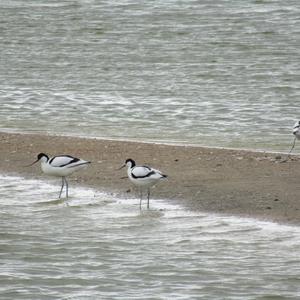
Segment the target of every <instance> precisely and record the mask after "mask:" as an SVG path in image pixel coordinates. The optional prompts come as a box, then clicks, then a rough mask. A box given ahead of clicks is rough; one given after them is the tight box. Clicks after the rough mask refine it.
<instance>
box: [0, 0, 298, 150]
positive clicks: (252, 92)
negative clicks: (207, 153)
mask: <svg viewBox="0 0 300 300" xmlns="http://www.w3.org/2000/svg"><path fill="white" fill-rule="evenodd" d="M299 12H300V5H299V1H298V0H290V1H286V2H283V1H280V0H271V1H267V0H266V1H265V0H252V1H244V0H238V1H236V0H234V1H233V0H226V1H224V0H215V1H210V0H205V1H195V0H187V1H178V0H170V1H135V0H119V1H113V2H112V1H94V0H63V1H61V0H54V1H46V0H40V1H35V0H2V1H1V3H0V28H1V38H0V66H1V72H0V103H1V106H0V128H1V130H8V131H27V132H37V131H39V132H50V133H58V134H67V135H70V134H71V135H84V136H95V137H108V138H122V139H124V138H125V139H139V140H149V141H167V142H170V141H175V142H185V143H195V144H200V145H206V146H221V147H238V148H252V149H268V150H281V151H286V150H287V149H289V147H290V145H291V142H292V135H291V128H292V126H293V124H294V122H295V121H296V120H297V119H298V118H299V113H298V103H299V96H300V92H299V91H300V81H299V65H298V59H297V58H299V46H300V35H299V22H300V21H299ZM296 151H297V150H296Z"/></svg>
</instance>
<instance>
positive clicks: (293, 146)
mask: <svg viewBox="0 0 300 300" xmlns="http://www.w3.org/2000/svg"><path fill="white" fill-rule="evenodd" d="M296 139H297V138H296V137H295V138H294V142H293V145H292V148H291V150H290V151H289V153H288V155H287V158H286V159H285V160H283V161H281V162H286V161H287V160H288V159H289V158H290V155H291V153H292V151H293V149H294V148H295V145H296Z"/></svg>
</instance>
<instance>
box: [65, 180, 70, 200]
mask: <svg viewBox="0 0 300 300" xmlns="http://www.w3.org/2000/svg"><path fill="white" fill-rule="evenodd" d="M64 178H65V183H66V197H67V198H68V197H69V184H68V181H67V178H66V177H64Z"/></svg>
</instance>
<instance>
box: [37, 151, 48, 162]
mask: <svg viewBox="0 0 300 300" xmlns="http://www.w3.org/2000/svg"><path fill="white" fill-rule="evenodd" d="M42 157H45V158H46V159H47V161H48V160H49V157H48V155H47V154H45V153H39V154H38V156H37V160H38V161H39V160H40V159H41V158H42Z"/></svg>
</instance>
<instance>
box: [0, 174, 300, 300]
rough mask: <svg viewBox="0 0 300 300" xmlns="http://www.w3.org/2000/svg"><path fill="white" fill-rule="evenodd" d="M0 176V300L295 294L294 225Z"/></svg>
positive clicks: (299, 237)
mask: <svg viewBox="0 0 300 300" xmlns="http://www.w3.org/2000/svg"><path fill="white" fill-rule="evenodd" d="M54 182H55V181H51V182H49V183H47V182H44V181H37V180H28V179H24V178H20V177H11V176H3V175H2V176H0V195H1V197H0V206H1V210H0V255H1V265H2V266H1V268H0V283H1V284H0V294H1V299H14V300H17V299H22V300H23V299H41V300H42V299H150V298H151V299H154V298H155V299H158V298H159V299H170V298H172V299H224V298H228V299H241V300H244V299H274V298H278V299H279V298H281V299H284V298H290V299H296V298H297V296H298V295H299V276H300V268H299V262H300V261H299V254H298V249H299V246H300V242H299V241H300V230H299V228H298V227H292V226H283V225H277V224H273V223H267V222H258V221H256V220H252V219H240V218H234V217H226V216H219V215H211V214H205V213H195V212H188V211H185V210H183V209H182V208H181V207H180V206H176V205H172V204H171V203H170V201H168V202H166V201H164V200H154V201H153V202H152V207H153V208H152V209H151V210H150V211H146V210H145V211H142V212H140V210H139V204H138V202H139V201H138V199H119V198H116V197H114V195H108V194H105V193H102V192H100V191H96V190H92V189H87V188H83V187H77V188H72V195H71V197H70V198H69V199H68V201H66V200H65V201H64V200H60V201H57V198H56V197H57V186H56V185H53V183H54Z"/></svg>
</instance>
